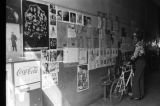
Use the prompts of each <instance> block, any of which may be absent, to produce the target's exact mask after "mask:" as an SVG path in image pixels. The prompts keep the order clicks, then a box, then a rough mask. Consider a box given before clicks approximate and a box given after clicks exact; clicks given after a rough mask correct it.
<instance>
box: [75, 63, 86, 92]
mask: <svg viewBox="0 0 160 106" xmlns="http://www.w3.org/2000/svg"><path fill="white" fill-rule="evenodd" d="M87 89H89V71H88V65H78V67H77V92H81V91H84V90H87Z"/></svg>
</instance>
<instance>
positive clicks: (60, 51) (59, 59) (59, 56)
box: [57, 49, 64, 62]
mask: <svg viewBox="0 0 160 106" xmlns="http://www.w3.org/2000/svg"><path fill="white" fill-rule="evenodd" d="M63 56H64V53H63V49H58V50H57V62H63V58H64V57H63Z"/></svg>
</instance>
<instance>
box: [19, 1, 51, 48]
mask: <svg viewBox="0 0 160 106" xmlns="http://www.w3.org/2000/svg"><path fill="white" fill-rule="evenodd" d="M22 5H23V6H22V7H23V8H22V10H23V49H24V51H28V50H31V51H37V50H38V51H39V50H41V49H44V48H48V45H49V43H48V42H49V39H48V38H49V36H48V35H49V34H48V5H44V4H40V3H36V2H31V1H23V2H22ZM27 48H30V49H27Z"/></svg>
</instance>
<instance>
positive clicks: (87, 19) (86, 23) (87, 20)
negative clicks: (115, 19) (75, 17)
mask: <svg viewBox="0 0 160 106" xmlns="http://www.w3.org/2000/svg"><path fill="white" fill-rule="evenodd" d="M83 22H84V26H87V27H91V26H92V24H91V22H92V20H91V17H88V16H83Z"/></svg>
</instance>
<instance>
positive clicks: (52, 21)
mask: <svg viewBox="0 0 160 106" xmlns="http://www.w3.org/2000/svg"><path fill="white" fill-rule="evenodd" d="M49 24H50V25H56V7H55V5H52V4H50V5H49Z"/></svg>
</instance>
